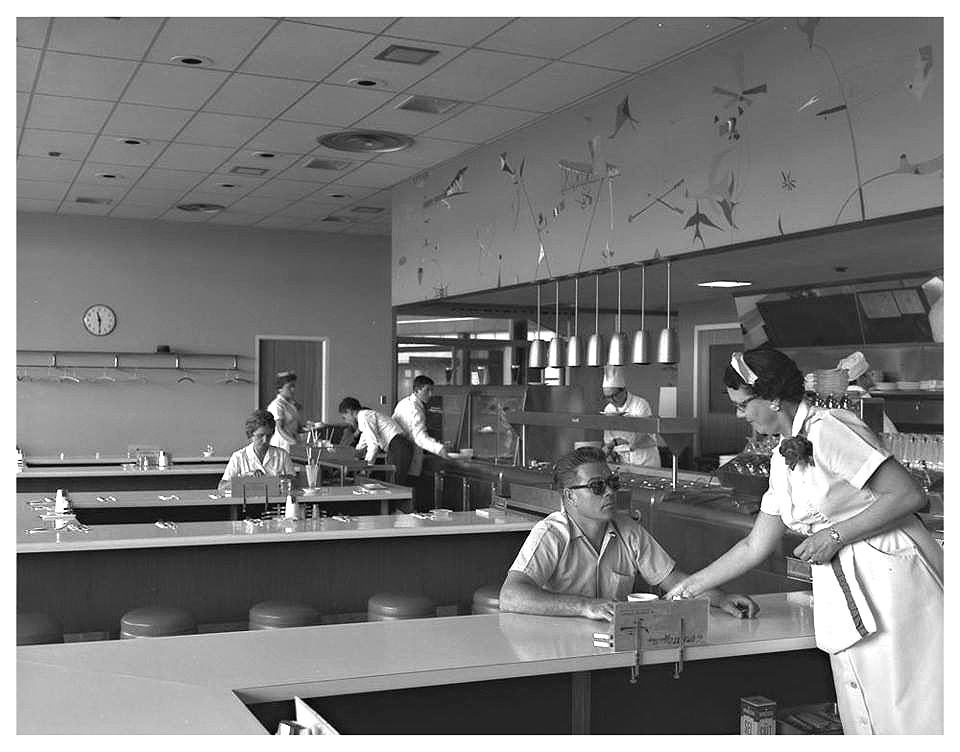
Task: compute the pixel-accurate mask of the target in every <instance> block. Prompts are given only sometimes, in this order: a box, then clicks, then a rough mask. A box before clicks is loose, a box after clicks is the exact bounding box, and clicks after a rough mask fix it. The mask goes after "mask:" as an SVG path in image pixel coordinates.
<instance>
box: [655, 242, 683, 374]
mask: <svg viewBox="0 0 960 752" xmlns="http://www.w3.org/2000/svg"><path fill="white" fill-rule="evenodd" d="M679 349H680V343H679V340H678V338H677V330H676V329H671V328H670V262H669V261H668V262H667V325H666V326H665V327H663V329H661V330H660V341H659V342H658V343H657V363H676V362H677V352H678V351H679Z"/></svg>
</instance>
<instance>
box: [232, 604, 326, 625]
mask: <svg viewBox="0 0 960 752" xmlns="http://www.w3.org/2000/svg"><path fill="white" fill-rule="evenodd" d="M319 618H320V612H319V611H317V609H315V608H313V606H308V605H307V604H305V603H292V602H290V601H260V603H257V604H255V605H254V606H253V607H251V609H250V614H249V626H250V629H284V628H286V627H309V626H312V625H313V624H316V623H317V619H319Z"/></svg>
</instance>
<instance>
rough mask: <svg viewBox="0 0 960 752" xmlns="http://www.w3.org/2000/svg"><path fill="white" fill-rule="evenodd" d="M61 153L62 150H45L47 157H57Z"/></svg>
mask: <svg viewBox="0 0 960 752" xmlns="http://www.w3.org/2000/svg"><path fill="white" fill-rule="evenodd" d="M62 155H63V152H62V151H48V152H47V156H48V157H59V156H62Z"/></svg>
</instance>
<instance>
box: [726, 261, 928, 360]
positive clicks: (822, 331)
mask: <svg viewBox="0 0 960 752" xmlns="http://www.w3.org/2000/svg"><path fill="white" fill-rule="evenodd" d="M942 294H943V281H942V279H941V278H939V277H934V278H933V279H931V278H929V277H918V278H913V279H900V280H884V281H877V282H863V283H859V284H852V285H842V286H836V287H818V288H807V289H799V290H787V291H783V292H772V293H768V294H765V295H756V294H753V295H741V296H736V295H735V296H734V302H735V303H736V306H737V314H738V318H739V320H740V326H741V329H742V330H743V332H744V344H745V346H747V347H757V346H759V345H761V344H763V343H764V342H767V343H769V344H770V345H772V346H774V347H827V346H831V345H872V344H888V343H898V342H933V341H936V338H935V336H934V333H935V331H936V329H937V327H936V323H937V322H936V321H933V319H934V318H935V317H936V315H937V314H936V312H935V313H934V315H933V316H931V308H935V309H936V310H937V311H939V310H942V307H941V306H936V305H935V304H936V303H937V302H938V301H939V300H940V298H941V297H942ZM941 315H942V314H941Z"/></svg>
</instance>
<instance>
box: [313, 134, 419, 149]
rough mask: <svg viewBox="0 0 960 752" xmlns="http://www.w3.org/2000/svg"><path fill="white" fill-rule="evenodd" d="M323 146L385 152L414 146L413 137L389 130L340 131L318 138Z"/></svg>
mask: <svg viewBox="0 0 960 752" xmlns="http://www.w3.org/2000/svg"><path fill="white" fill-rule="evenodd" d="M317 142H318V143H319V144H320V145H321V146H326V147H327V148H328V149H336V150H337V151H349V152H366V153H374V154H385V153H388V152H392V151H402V150H403V149H409V148H410V147H411V146H413V139H412V138H410V136H404V135H403V134H402V133H390V132H388V131H338V132H336V133H328V134H327V135H326V136H320V137H319V138H317Z"/></svg>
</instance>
